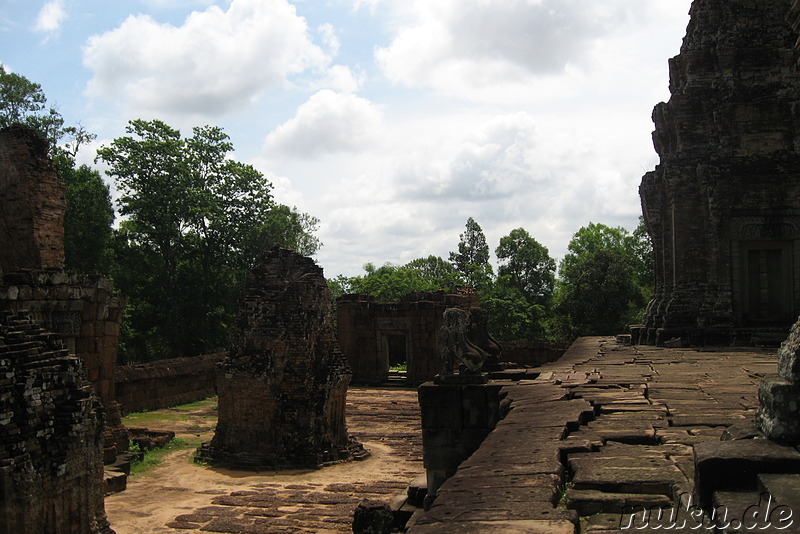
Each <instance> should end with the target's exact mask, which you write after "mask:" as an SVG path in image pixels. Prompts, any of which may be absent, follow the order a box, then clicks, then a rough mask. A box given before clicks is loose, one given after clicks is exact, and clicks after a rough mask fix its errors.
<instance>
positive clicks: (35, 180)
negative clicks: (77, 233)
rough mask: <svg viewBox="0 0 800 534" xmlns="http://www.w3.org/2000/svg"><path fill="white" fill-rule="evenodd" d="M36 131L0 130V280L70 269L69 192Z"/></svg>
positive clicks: (24, 129) (20, 127)
mask: <svg viewBox="0 0 800 534" xmlns="http://www.w3.org/2000/svg"><path fill="white" fill-rule="evenodd" d="M47 151H48V144H47V141H45V140H43V139H42V138H40V137H39V135H38V134H37V133H36V132H35V131H34V130H32V129H30V128H28V127H25V126H22V125H14V126H11V127H9V128H5V129H2V130H0V198H1V199H3V201H2V202H0V250H2V251H3V254H1V255H0V274H1V273H4V272H12V271H16V270H18V269H22V268H26V267H36V268H44V269H62V268H63V267H64V211H65V209H66V201H65V200H64V186H63V185H62V184H61V181H60V180H59V179H58V175H57V173H56V169H55V166H54V165H53V163H52V162H51V161H50V158H49V157H48V156H47Z"/></svg>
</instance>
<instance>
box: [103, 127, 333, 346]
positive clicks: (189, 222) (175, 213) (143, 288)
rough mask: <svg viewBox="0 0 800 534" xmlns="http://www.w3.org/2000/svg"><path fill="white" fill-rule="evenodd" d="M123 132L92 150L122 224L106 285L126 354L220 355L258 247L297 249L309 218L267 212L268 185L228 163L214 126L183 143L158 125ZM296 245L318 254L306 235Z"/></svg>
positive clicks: (280, 210) (311, 223) (270, 205)
mask: <svg viewBox="0 0 800 534" xmlns="http://www.w3.org/2000/svg"><path fill="white" fill-rule="evenodd" d="M127 133H128V135H127V136H124V137H120V138H118V139H115V140H114V141H113V142H112V143H111V145H110V146H104V147H101V149H100V150H98V159H99V160H102V161H103V162H105V163H106V164H108V166H109V170H108V171H107V172H108V174H109V175H111V176H113V177H114V178H115V179H116V183H117V189H118V191H119V193H120V197H119V201H118V202H119V210H120V214H121V215H123V216H124V217H125V220H124V221H123V222H122V223H121V224H120V229H119V232H118V234H117V238H116V240H115V250H116V252H117V254H118V256H119V258H118V261H117V264H118V268H117V272H115V281H117V283H118V285H119V286H120V288H121V289H122V290H123V292H124V293H125V294H126V295H128V296H129V304H128V307H129V313H128V317H127V318H128V321H129V322H128V325H127V326H128V329H127V330H126V331H127V332H128V333H129V335H128V336H127V337H126V339H125V340H124V341H125V345H124V347H125V350H126V351H127V354H126V355H125V356H127V357H128V358H129V359H131V360H134V361H146V360H150V359H157V358H163V357H178V356H190V355H196V354H201V353H204V352H210V351H214V350H219V349H221V348H224V347H226V346H227V341H228V328H229V326H230V323H231V321H232V319H233V316H234V314H235V313H236V309H237V302H238V297H239V293H240V290H241V287H242V284H243V282H244V278H245V276H246V271H247V269H248V268H249V267H250V266H252V265H253V263H254V262H255V261H256V258H257V256H258V255H259V254H260V253H261V252H262V251H263V249H259V246H262V245H263V246H269V245H271V244H272V243H273V242H277V243H279V244H286V243H285V242H281V241H282V239H283V238H284V237H285V236H286V235H291V236H293V238H294V239H295V241H294V242H293V243H292V244H294V245H297V244H298V243H301V241H302V239H301V238H307V237H308V236H304V235H300V234H302V232H305V231H308V232H310V231H313V229H314V228H315V225H316V219H313V218H311V217H308V216H305V215H303V214H300V213H297V211H296V210H292V209H288V208H286V207H281V206H276V205H275V204H274V202H273V201H272V197H271V194H270V191H271V188H272V185H271V184H270V182H269V181H268V180H266V179H265V178H264V176H263V175H262V174H261V173H260V172H258V171H257V170H256V169H255V168H253V167H252V166H250V165H246V164H243V163H240V162H237V161H234V160H231V159H229V158H228V154H229V153H230V152H231V151H232V150H233V144H232V143H231V141H230V138H229V137H228V136H227V135H226V134H225V133H224V132H223V131H222V130H221V129H220V128H217V127H211V126H204V127H198V128H194V129H193V135H192V136H191V137H187V138H184V137H182V136H181V133H180V132H179V131H178V130H176V129H174V128H171V127H170V126H168V125H167V124H165V123H163V122H161V121H158V120H153V121H143V120H136V121H131V122H130V123H129V124H128V127H127ZM282 217H285V218H286V219H287V220H283V221H282V220H280V219H281V218H282ZM287 228H289V229H291V228H294V230H295V233H294V234H292V232H291V231H288V230H287ZM298 228H299V229H300V230H301V232H300V234H298V233H297V229H298ZM278 230H280V232H279V231H278ZM271 232H272V233H273V234H275V233H280V234H281V235H280V236H278V237H275V235H273V236H272V237H270V236H269V235H268V234H270V233H271ZM281 232H282V233H281ZM268 243H269V245H268ZM309 243H311V244H309ZM314 243H316V244H314ZM301 244H303V246H311V247H315V246H317V247H318V241H314V240H313V236H311V237H310V238H309V239H307V241H306V242H304V243H301Z"/></svg>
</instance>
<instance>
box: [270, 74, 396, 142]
mask: <svg viewBox="0 0 800 534" xmlns="http://www.w3.org/2000/svg"><path fill="white" fill-rule="evenodd" d="M380 123H381V112H380V110H379V109H378V107H377V106H376V105H375V104H373V103H372V102H370V101H369V100H366V99H364V98H361V97H359V96H356V95H353V94H342V93H336V92H334V91H331V90H329V89H325V90H322V91H320V92H318V93H316V94H315V95H313V96H312V97H311V98H310V99H309V100H308V102H306V103H305V104H303V105H302V106H300V107H299V108H298V110H297V114H296V115H295V116H294V118H292V119H291V120H289V121H287V122H285V123H284V124H282V125H280V126H278V127H277V128H276V129H275V130H274V131H273V132H272V133H270V134H269V135H268V136H267V139H266V151H267V155H269V156H274V155H283V156H290V157H299V158H315V157H319V156H321V155H323V154H327V153H335V152H359V151H363V150H365V149H366V148H367V147H368V146H369V145H370V144H371V143H372V141H373V139H374V133H375V132H376V131H377V129H378V127H379V126H380Z"/></svg>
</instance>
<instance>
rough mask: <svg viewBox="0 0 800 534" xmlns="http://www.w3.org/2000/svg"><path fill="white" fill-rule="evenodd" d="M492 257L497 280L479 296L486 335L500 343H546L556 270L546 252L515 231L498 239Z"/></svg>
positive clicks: (534, 241) (525, 235)
mask: <svg viewBox="0 0 800 534" xmlns="http://www.w3.org/2000/svg"><path fill="white" fill-rule="evenodd" d="M495 255H496V256H497V259H498V262H499V266H498V270H497V272H498V276H497V279H496V280H494V283H492V284H489V285H488V286H486V287H485V288H484V291H483V292H482V293H481V307H482V308H484V309H486V311H487V312H488V313H489V330H490V332H492V334H493V335H494V336H495V337H497V339H500V340H503V341H512V340H530V341H533V340H537V341H543V340H545V339H547V338H548V331H547V317H548V313H549V311H550V307H551V302H552V295H553V285H554V282H555V269H556V266H555V261H554V260H553V258H551V257H550V253H549V252H548V250H547V248H546V247H544V246H543V245H541V244H540V243H539V242H538V241H536V239H534V238H533V237H531V235H530V234H529V233H528V232H527V231H526V230H524V229H523V228H516V229H514V230H512V231H511V232H510V233H509V234H508V235H507V236H504V237H502V238H501V239H500V243H499V245H498V246H497V248H496V249H495Z"/></svg>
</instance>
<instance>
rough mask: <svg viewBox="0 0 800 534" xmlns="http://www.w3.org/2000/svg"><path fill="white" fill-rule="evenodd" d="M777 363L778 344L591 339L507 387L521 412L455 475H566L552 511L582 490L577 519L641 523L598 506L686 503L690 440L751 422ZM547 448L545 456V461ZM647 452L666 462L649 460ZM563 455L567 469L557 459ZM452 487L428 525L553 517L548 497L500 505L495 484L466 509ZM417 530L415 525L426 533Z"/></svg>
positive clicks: (592, 528)
mask: <svg viewBox="0 0 800 534" xmlns="http://www.w3.org/2000/svg"><path fill="white" fill-rule="evenodd" d="M775 365H776V356H775V354H774V352H772V351H766V350H759V349H753V350H730V351H728V350H722V349H720V350H694V349H686V348H683V349H668V348H663V347H649V346H625V345H617V344H616V343H615V342H614V340H613V339H611V338H581V339H579V340H577V341H576V342H575V343H573V345H572V346H571V347H570V348H569V350H567V352H566V353H565V354H564V356H563V357H562V358H561V359H559V360H558V361H556V362H550V363H547V364H545V365H543V366H541V367H540V368H539V369H538V371H539V372H540V375H539V377H538V378H537V379H535V380H532V381H531V380H525V381H524V382H520V383H514V384H509V385H508V386H507V387H505V388H504V391H507V392H508V397H507V398H508V399H509V400H510V402H511V407H512V410H511V412H510V413H509V415H508V416H507V417H506V420H503V421H501V422H500V423H499V424H498V425H497V428H496V429H495V430H494V431H493V432H492V433H491V434H490V435H489V437H488V438H487V439H486V441H485V442H484V445H482V446H481V448H479V449H478V450H477V451H476V452H475V454H473V456H472V457H470V458H469V459H468V460H467V461H465V462H464V464H462V468H461V469H459V471H458V472H457V473H456V475H455V476H454V477H453V478H452V479H451V480H457V479H459V478H461V477H468V478H470V479H473V480H481V482H480V484H481V488H485V489H491V488H492V487H501V485H507V484H508V482H509V480H511V479H512V477H524V476H541V475H544V474H550V475H553V476H563V477H564V478H563V480H562V481H561V485H559V484H555V485H554V486H552V487H554V488H555V490H556V491H558V492H559V494H561V495H563V496H564V497H565V498H564V499H562V502H561V504H557V505H555V506H553V508H552V511H553V513H562V512H564V513H568V512H570V511H572V512H573V513H574V512H575V511H574V510H569V509H568V508H567V506H566V502H568V498H567V495H573V496H577V497H576V499H574V501H573V502H574V503H577V502H579V501H580V503H581V504H580V505H579V507H580V508H581V509H583V510H584V511H588V510H591V511H592V512H593V513H592V514H591V515H586V516H585V517H582V519H581V521H580V522H576V523H575V524H576V525H580V527H579V528H578V530H580V531H582V532H597V533H599V532H604V533H611V532H631V530H624V529H621V528H620V515H619V514H616V515H615V514H603V513H601V514H597V513H596V512H598V511H600V512H602V511H604V510H605V509H606V508H613V507H617V508H618V505H619V502H620V499H621V497H619V495H620V494H629V495H631V496H630V497H629V498H630V499H631V502H635V500H636V499H637V498H638V499H641V500H647V499H648V498H655V499H657V500H658V502H659V503H665V502H666V501H665V499H671V500H672V501H674V502H677V501H678V497H679V496H680V495H681V494H682V493H684V492H687V491H690V490H691V488H692V482H693V481H692V478H693V465H694V463H693V459H692V446H693V445H695V444H699V443H707V442H719V440H720V437H721V436H722V435H723V432H724V431H725V430H726V429H727V428H729V427H731V428H736V427H733V426H732V425H736V426H737V427H739V426H742V425H743V424H744V423H747V422H748V421H750V420H751V419H752V417H753V414H754V409H755V407H757V405H758V383H759V380H760V377H761V376H762V375H763V374H766V373H774V369H775ZM563 428H566V429H567V435H566V436H563V435H561V432H562V429H563ZM620 442H622V443H620ZM537 456H538V457H539V458H545V460H543V461H542V460H539V461H538V462H537V460H536V457H537ZM626 458H627V459H628V460H626ZM648 461H652V462H653V463H652V465H654V466H657V467H654V468H648V467H647V465H648ZM559 462H562V463H561V466H562V469H560V470H559V469H553V468H554V467H555V464H558V463H559ZM544 471H546V473H545V472H544ZM550 480H553V479H550ZM448 482H450V481H448ZM548 483H549V481H546V482H545V485H547V484H548ZM462 484H463V483H462V482H459V483H457V484H455V487H454V488H453V489H454V490H456V488H460V487H464V486H463V485H462ZM565 488H570V489H566V491H565ZM582 488H583V489H582ZM602 489H605V490H606V491H601V490H602ZM442 490H444V491H442ZM442 490H440V498H442V497H443V499H442V500H441V501H440V500H439V498H437V500H436V501H435V502H434V507H433V508H431V511H430V512H429V513H427V514H424V515H423V517H424V518H425V519H424V521H423V523H420V525H421V524H425V525H428V528H433V527H432V525H439V526H441V527H442V529H445V528H448V525H450V526H452V527H453V528H449V529H448V532H451V531H459V532H460V531H462V530H461V527H462V526H463V525H464V522H465V521H469V520H476V521H477V520H490V519H503V520H505V519H519V520H534V521H541V520H543V518H542V516H541V515H537V514H540V513H541V512H542V511H543V510H541V509H539V508H538V506H540V505H541V504H542V503H541V501H538V503H539V504H537V507H535V508H536V509H535V510H534V509H528V510H527V511H526V510H525V508H524V507H517V506H507V507H506V506H503V505H496V503H493V502H492V495H493V493H492V492H491V491H488V492H484V493H483V494H482V495H481V496H482V497H483V498H484V499H485V500H484V501H482V502H477V501H471V503H470V508H471V509H465V507H464V506H463V505H461V504H459V501H458V499H456V498H455V497H456V496H458V495H456V494H455V491H454V493H453V495H451V496H450V497H448V496H447V493H448V491H450V490H448V489H447V488H446V487H445V486H443V487H442ZM581 491H584V492H590V493H579V492H581ZM561 492H563V493H561ZM591 492H597V493H591ZM472 495H473V498H474V497H475V494H474V493H473V494H472ZM460 496H462V497H463V495H460ZM626 498H627V497H626ZM604 502H605V503H607V504H603V503H604ZM448 508H450V509H449V510H448ZM448 511H449V512H451V514H449V515H448V514H447V513H446V512H448ZM491 514H497V515H495V516H492V515H491ZM526 514H527V515H526ZM456 516H457V517H458V520H457V521H455V519H454V518H455V517H456ZM454 523H458V525H459V527H458V528H456V527H455V526H453V524H454ZM678 526H680V525H678ZM416 528H417V527H413V528H412V529H411V530H410V531H409V532H411V533H412V534H413V533H416V532H422V531H418V530H415V529H416ZM656 530H658V529H649V528H644V529H640V530H638V531H640V532H649V531H651V532H655V531H656ZM441 531H443V530H435V531H434V530H428V531H425V532H441ZM488 531H489V530H487V532H488ZM658 531H663V529H661V530H658ZM671 531H672V532H684V531H685V532H697V530H692V529H690V528H688V527H687V528H685V529H681V528H673V529H672V530H671Z"/></svg>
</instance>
